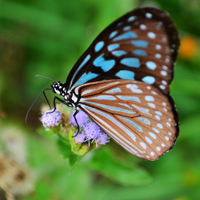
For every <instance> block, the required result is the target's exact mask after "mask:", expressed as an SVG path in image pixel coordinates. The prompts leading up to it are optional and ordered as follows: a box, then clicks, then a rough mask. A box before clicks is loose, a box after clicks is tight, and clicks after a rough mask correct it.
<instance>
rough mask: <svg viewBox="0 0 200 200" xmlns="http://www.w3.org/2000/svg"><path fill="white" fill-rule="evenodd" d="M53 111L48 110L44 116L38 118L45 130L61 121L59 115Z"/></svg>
mask: <svg viewBox="0 0 200 200" xmlns="http://www.w3.org/2000/svg"><path fill="white" fill-rule="evenodd" d="M53 110H54V109H52V110H48V111H47V112H45V113H44V115H43V116H42V117H41V118H40V121H41V122H42V124H43V126H44V127H45V128H49V127H56V126H58V125H59V124H60V122H61V121H62V116H61V114H60V113H59V112H58V111H57V110H55V111H54V112H53Z"/></svg>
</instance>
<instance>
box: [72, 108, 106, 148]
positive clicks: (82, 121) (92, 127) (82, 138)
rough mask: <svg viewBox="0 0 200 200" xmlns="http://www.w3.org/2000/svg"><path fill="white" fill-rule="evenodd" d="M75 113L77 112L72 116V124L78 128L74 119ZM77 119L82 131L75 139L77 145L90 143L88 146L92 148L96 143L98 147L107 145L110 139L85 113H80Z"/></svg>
mask: <svg viewBox="0 0 200 200" xmlns="http://www.w3.org/2000/svg"><path fill="white" fill-rule="evenodd" d="M74 113H75V111H74V112H73V113H72V115H71V121H70V123H72V124H74V125H75V126H77V123H76V121H75V119H74ZM75 117H76V120H77V122H78V125H79V130H80V131H81V132H79V133H78V134H77V136H76V137H74V140H75V142H76V143H83V142H88V145H89V146H90V143H93V142H95V143H96V146H98V144H99V145H105V144H106V143H107V142H109V139H110V137H109V136H108V135H107V134H106V133H104V132H103V130H101V128H100V127H99V126H98V125H97V124H96V123H95V122H93V121H92V120H91V119H90V118H89V117H88V115H86V114H85V113H84V112H83V111H79V112H78V113H77V114H76V116H75Z"/></svg>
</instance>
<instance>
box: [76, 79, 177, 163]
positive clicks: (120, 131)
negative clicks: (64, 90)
mask: <svg viewBox="0 0 200 200" xmlns="http://www.w3.org/2000/svg"><path fill="white" fill-rule="evenodd" d="M73 93H74V94H75V95H76V96H77V97H79V98H80V99H79V104H78V107H79V108H80V109H81V110H83V111H84V112H85V113H87V114H88V115H89V116H90V117H91V118H92V119H93V120H94V121H95V122H96V123H97V124H98V125H99V126H100V127H101V128H102V129H103V130H104V131H105V132H106V133H107V134H108V135H109V136H110V137H111V138H113V139H114V140H115V141H116V142H117V143H119V144H120V145H121V146H122V147H123V148H124V149H125V150H127V151H128V152H130V153H131V154H133V155H135V156H136V157H139V158H142V159H145V160H156V159H158V158H159V157H160V156H161V155H163V154H164V153H165V152H167V151H168V150H169V149H171V147H172V146H173V145H174V142H175V140H176V138H177V136H178V117H177V113H176V110H175V108H174V104H173V101H172V100H171V97H167V96H165V95H163V94H162V93H161V92H160V91H159V90H158V89H156V88H155V87H153V86H150V85H149V84H146V83H143V82H139V81H131V80H121V79H119V80H110V81H98V82H93V83H87V84H83V85H80V86H78V87H76V88H75V89H74V91H73Z"/></svg>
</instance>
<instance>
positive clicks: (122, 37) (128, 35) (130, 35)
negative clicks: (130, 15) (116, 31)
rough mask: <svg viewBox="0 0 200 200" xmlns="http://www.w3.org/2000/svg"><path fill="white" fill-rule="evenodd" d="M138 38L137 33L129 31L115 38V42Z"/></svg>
mask: <svg viewBox="0 0 200 200" xmlns="http://www.w3.org/2000/svg"><path fill="white" fill-rule="evenodd" d="M137 37H138V35H137V34H136V33H135V32H132V31H129V32H126V33H124V34H122V35H119V36H118V37H116V38H114V39H113V41H118V40H125V39H130V38H137Z"/></svg>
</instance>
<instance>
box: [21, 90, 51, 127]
mask: <svg viewBox="0 0 200 200" xmlns="http://www.w3.org/2000/svg"><path fill="white" fill-rule="evenodd" d="M49 88H51V86H48V87H46V88H45V89H44V90H43V91H42V92H41V93H40V94H39V95H38V97H37V98H36V99H35V101H34V102H33V103H32V105H31V106H30V108H29V109H28V111H27V113H26V117H25V122H26V123H27V119H28V115H29V112H30V110H31V109H32V107H33V106H34V104H35V102H36V101H37V100H38V98H39V97H40V96H41V95H42V94H44V96H45V98H46V95H45V93H44V91H45V90H48V89H49ZM46 100H47V98H46ZM47 102H48V100H47ZM48 104H49V102H48Z"/></svg>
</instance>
